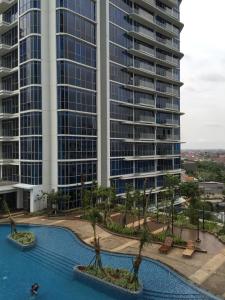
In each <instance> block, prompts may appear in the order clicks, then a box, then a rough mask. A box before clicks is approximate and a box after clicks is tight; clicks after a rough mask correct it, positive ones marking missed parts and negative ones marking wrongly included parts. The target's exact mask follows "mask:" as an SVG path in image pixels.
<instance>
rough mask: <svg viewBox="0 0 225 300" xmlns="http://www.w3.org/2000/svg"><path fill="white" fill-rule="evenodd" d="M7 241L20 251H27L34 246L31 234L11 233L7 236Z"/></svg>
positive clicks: (33, 237) (33, 236) (33, 238)
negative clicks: (20, 249)
mask: <svg viewBox="0 0 225 300" xmlns="http://www.w3.org/2000/svg"><path fill="white" fill-rule="evenodd" d="M8 239H9V241H11V242H12V243H13V244H14V245H17V246H19V247H20V248H22V249H24V250H25V249H29V248H32V247H34V245H35V241H36V239H35V235H34V234H33V233H32V232H13V233H12V234H10V235H8Z"/></svg>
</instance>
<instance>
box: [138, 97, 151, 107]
mask: <svg viewBox="0 0 225 300" xmlns="http://www.w3.org/2000/svg"><path fill="white" fill-rule="evenodd" d="M136 104H140V105H147V106H155V100H151V99H147V98H140V99H138V100H136Z"/></svg>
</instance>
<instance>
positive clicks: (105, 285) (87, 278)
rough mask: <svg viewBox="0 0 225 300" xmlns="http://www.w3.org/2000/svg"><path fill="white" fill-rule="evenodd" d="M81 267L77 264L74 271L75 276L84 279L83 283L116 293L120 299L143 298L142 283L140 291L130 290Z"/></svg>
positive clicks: (109, 293) (109, 292) (105, 291)
mask: <svg viewBox="0 0 225 300" xmlns="http://www.w3.org/2000/svg"><path fill="white" fill-rule="evenodd" d="M79 268H82V266H75V267H74V269H73V271H74V275H75V278H76V279H78V280H80V281H82V282H83V283H85V284H87V285H89V286H91V287H93V288H95V289H99V290H100V291H102V292H104V293H106V294H108V295H112V293H113V295H114V297H116V298H118V299H126V300H134V299H141V295H142V293H143V285H142V284H140V288H139V290H138V291H135V292H134V291H130V290H128V289H125V288H123V287H120V286H118V285H115V284H112V283H110V282H107V281H105V280H103V279H100V278H98V277H96V276H93V275H90V274H88V273H86V272H85V271H84V272H83V271H81V270H80V269H79Z"/></svg>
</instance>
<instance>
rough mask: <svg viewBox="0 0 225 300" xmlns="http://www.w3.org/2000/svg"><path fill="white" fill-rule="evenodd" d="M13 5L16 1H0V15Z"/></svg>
mask: <svg viewBox="0 0 225 300" xmlns="http://www.w3.org/2000/svg"><path fill="white" fill-rule="evenodd" d="M14 3H16V0H0V13H1V14H2V13H3V12H4V11H5V10H7V9H8V8H9V7H10V6H11V5H12V4H14Z"/></svg>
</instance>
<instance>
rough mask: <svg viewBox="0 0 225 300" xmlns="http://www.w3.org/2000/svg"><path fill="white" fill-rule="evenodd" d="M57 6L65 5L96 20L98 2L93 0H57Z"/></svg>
mask: <svg viewBox="0 0 225 300" xmlns="http://www.w3.org/2000/svg"><path fill="white" fill-rule="evenodd" d="M56 7H65V8H68V9H71V10H72V11H74V12H76V13H78V14H80V15H82V16H85V17H87V18H89V19H92V20H95V18H96V16H95V9H96V3H95V1H93V0H57V1H56Z"/></svg>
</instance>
